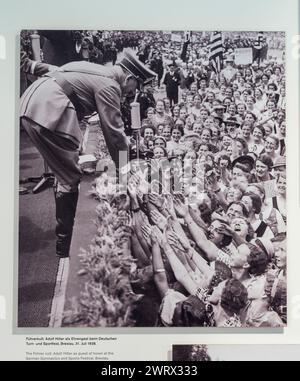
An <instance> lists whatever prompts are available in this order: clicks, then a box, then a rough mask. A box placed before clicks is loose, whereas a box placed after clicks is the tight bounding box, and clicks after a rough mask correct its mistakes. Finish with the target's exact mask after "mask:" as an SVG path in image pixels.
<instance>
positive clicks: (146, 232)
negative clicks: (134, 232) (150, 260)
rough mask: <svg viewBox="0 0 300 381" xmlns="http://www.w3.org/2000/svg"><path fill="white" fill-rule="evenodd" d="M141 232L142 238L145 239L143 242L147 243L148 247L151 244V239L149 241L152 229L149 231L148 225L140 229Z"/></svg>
mask: <svg viewBox="0 0 300 381" xmlns="http://www.w3.org/2000/svg"><path fill="white" fill-rule="evenodd" d="M141 231H142V234H143V237H144V239H145V241H146V242H147V244H148V245H149V246H151V244H152V239H151V235H152V229H151V226H149V225H148V224H145V225H143V226H142V227H141Z"/></svg>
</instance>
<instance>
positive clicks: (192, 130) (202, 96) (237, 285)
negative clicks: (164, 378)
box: [18, 29, 288, 328]
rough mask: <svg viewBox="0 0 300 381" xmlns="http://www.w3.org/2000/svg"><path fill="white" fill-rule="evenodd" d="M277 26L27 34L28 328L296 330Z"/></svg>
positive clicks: (23, 159) (22, 266) (23, 71)
mask: <svg viewBox="0 0 300 381" xmlns="http://www.w3.org/2000/svg"><path fill="white" fill-rule="evenodd" d="M286 106H287V104H286V36H285V32H284V31H282V30H274V31H270V30H256V31H248V30H233V31H225V30H220V31H211V30H179V31H178V30H149V31H147V30H146V31H143V30H101V29H99V30H49V29H48V30H40V29H37V30H33V29H32V30H22V31H21V33H20V111H19V112H20V114H19V116H20V145H19V147H20V148H19V246H18V247H19V250H18V254H19V260H18V327H55V328H58V327H73V328H79V327H81V328H82V327H207V328H208V327H217V328H220V327H222V328H223V327H228V328H282V327H285V326H286V324H287V316H288V314H287V271H286V267H287V250H286V233H287V229H286V224H287V208H286V154H287V146H286V118H287V112H286V110H287V108H286Z"/></svg>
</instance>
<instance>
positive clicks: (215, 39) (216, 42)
mask: <svg viewBox="0 0 300 381" xmlns="http://www.w3.org/2000/svg"><path fill="white" fill-rule="evenodd" d="M208 59H209V62H210V64H211V66H212V68H213V70H214V72H215V73H216V74H218V73H220V71H221V69H222V68H223V44H222V33H221V32H213V33H212V35H211V38H210V45H209V55H208Z"/></svg>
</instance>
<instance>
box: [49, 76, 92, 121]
mask: <svg viewBox="0 0 300 381" xmlns="http://www.w3.org/2000/svg"><path fill="white" fill-rule="evenodd" d="M45 76H46V77H51V78H54V79H55V81H56V83H57V84H58V85H59V86H60V87H61V89H62V90H63V92H64V93H65V95H66V96H67V97H68V98H69V99H70V101H71V103H72V104H73V106H74V108H75V111H76V114H77V118H78V120H79V121H80V120H82V119H83V118H84V116H85V112H84V108H83V106H82V104H81V102H80V100H79V98H78V96H77V94H76V93H75V92H74V90H73V88H72V86H71V84H70V82H68V81H67V80H66V79H65V78H64V77H63V76H62V75H61V73H60V72H58V71H53V72H51V73H47V74H46V75H45Z"/></svg>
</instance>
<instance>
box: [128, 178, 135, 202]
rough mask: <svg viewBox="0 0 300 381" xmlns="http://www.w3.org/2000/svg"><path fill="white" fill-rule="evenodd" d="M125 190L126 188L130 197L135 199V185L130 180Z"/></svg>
mask: <svg viewBox="0 0 300 381" xmlns="http://www.w3.org/2000/svg"><path fill="white" fill-rule="evenodd" d="M127 190H128V193H129V196H130V197H131V198H132V199H136V196H137V187H136V185H135V184H134V182H130V183H129V184H128V186H127Z"/></svg>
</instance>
